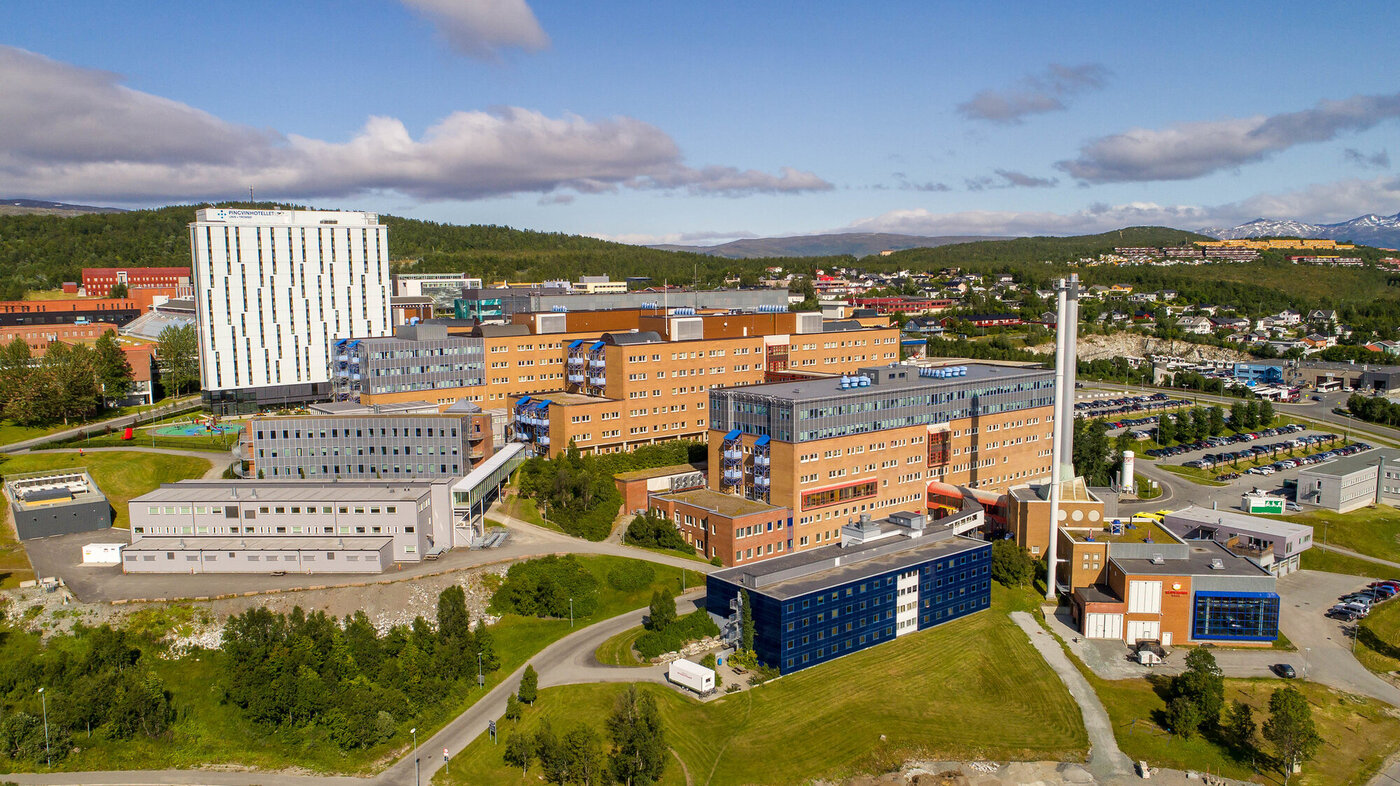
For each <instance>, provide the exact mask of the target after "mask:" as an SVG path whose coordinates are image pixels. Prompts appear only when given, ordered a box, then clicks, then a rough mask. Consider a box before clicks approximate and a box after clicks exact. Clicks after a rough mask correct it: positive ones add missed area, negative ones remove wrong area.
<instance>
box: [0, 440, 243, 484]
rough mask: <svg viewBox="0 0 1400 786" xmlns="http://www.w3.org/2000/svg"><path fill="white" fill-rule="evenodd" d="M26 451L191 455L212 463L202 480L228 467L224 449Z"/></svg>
mask: <svg viewBox="0 0 1400 786" xmlns="http://www.w3.org/2000/svg"><path fill="white" fill-rule="evenodd" d="M25 452H26V453H84V454H86V453H112V452H128V453H162V454H164V455H167V456H189V457H191V458H202V459H204V460H205V461H208V462H209V463H210V465H211V466H210V467H209V471H207V472H205V473H204V475H203V476H202V477H201V478H200V479H201V480H218V479H219V478H222V477H223V476H224V470H226V469H228V466H229V464H232V463H233V462H232V461H231V460H229V457H228V453H226V452H225V451H222V450H179V449H178V448H147V447H141V446H140V445H136V444H131V445H123V446H122V447H119V448H89V447H84V446H81V445H75V446H73V447H71V448H51V449H47V450H26V451H25Z"/></svg>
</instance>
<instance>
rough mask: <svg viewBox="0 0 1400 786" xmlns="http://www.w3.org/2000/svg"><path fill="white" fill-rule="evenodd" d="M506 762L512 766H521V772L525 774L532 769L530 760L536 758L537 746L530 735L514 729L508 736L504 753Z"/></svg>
mask: <svg viewBox="0 0 1400 786" xmlns="http://www.w3.org/2000/svg"><path fill="white" fill-rule="evenodd" d="M502 756H503V758H504V759H505V761H506V764H509V765H511V766H512V767H519V768H520V774H521V775H524V774H525V773H526V772H527V771H528V770H529V769H530V761H531V760H532V759H534V758H535V748H534V745H532V744H531V740H530V736H529V735H528V734H525V733H524V732H521V731H512V732H511V733H510V736H508V737H506V749H505V751H503V753H502Z"/></svg>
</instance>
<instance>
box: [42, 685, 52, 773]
mask: <svg viewBox="0 0 1400 786" xmlns="http://www.w3.org/2000/svg"><path fill="white" fill-rule="evenodd" d="M39 703H40V704H42V705H43V707H44V759H45V760H46V761H47V762H48V765H49V766H50V767H52V766H53V752H52V751H50V750H49V697H48V696H45V695H44V689H43V688H40V689H39Z"/></svg>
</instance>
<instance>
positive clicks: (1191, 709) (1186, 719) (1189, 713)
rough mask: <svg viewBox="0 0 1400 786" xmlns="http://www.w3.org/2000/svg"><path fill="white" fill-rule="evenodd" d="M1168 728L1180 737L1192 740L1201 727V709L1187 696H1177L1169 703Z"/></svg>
mask: <svg viewBox="0 0 1400 786" xmlns="http://www.w3.org/2000/svg"><path fill="white" fill-rule="evenodd" d="M1166 717H1167V728H1169V729H1171V732H1172V734H1175V735H1176V736H1178V737H1185V738H1190V737H1194V736H1195V735H1196V730H1197V729H1198V728H1199V727H1200V725H1201V708H1200V707H1198V706H1196V702H1194V701H1191V700H1190V699H1188V698H1186V697H1185V696H1177V697H1176V698H1174V699H1172V700H1171V701H1169V702H1167V713H1166Z"/></svg>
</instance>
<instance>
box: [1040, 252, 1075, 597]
mask: <svg viewBox="0 0 1400 786" xmlns="http://www.w3.org/2000/svg"><path fill="white" fill-rule="evenodd" d="M1066 295H1067V290H1066V287H1065V280H1064V279H1060V280H1059V281H1056V282H1055V406H1054V413H1055V414H1054V418H1055V428H1054V430H1052V431H1051V432H1050V440H1051V442H1050V524H1049V528H1048V531H1049V533H1050V542H1049V544H1048V545H1047V546H1046V548H1045V563H1046V565H1047V570H1046V576H1045V597H1046V599H1048V600H1054V599H1055V551H1056V548H1055V546H1056V543H1055V541H1056V540H1057V539H1058V538H1059V525H1060V459H1061V457H1062V456H1064V432H1065V430H1064V426H1063V424H1064V415H1063V413H1064V403H1065V353H1066V351H1065V339H1066V337H1067V336H1066V334H1065V316H1066V315H1067V314H1068V313H1069V305H1068V302H1067V301H1068V298H1067V296H1066ZM1070 398H1071V400H1073V395H1072V394H1071V396H1070ZM1072 406H1073V405H1071V407H1072Z"/></svg>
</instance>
